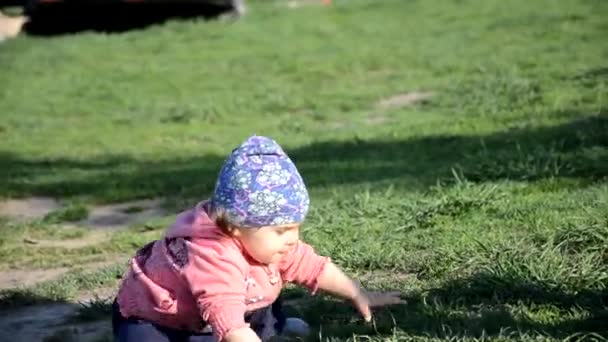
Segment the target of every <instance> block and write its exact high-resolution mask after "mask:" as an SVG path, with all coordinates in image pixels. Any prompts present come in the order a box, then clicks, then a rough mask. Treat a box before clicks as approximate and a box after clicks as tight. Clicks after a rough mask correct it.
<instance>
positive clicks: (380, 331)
mask: <svg viewBox="0 0 608 342" xmlns="http://www.w3.org/2000/svg"><path fill="white" fill-rule="evenodd" d="M251 7H252V11H251V14H250V15H249V16H247V17H246V18H245V19H244V20H242V21H239V22H237V23H227V22H221V21H212V22H203V21H182V22H179V21H171V22H168V23H167V24H165V25H158V26H153V27H150V28H147V29H144V30H136V31H131V32H127V33H122V34H112V35H108V34H101V33H93V32H87V33H80V34H76V35H67V36H60V37H53V38H38V37H20V38H18V39H16V40H12V41H8V42H6V43H3V46H2V53H0V66H1V67H2V70H3V72H2V73H1V74H0V83H1V84H2V85H3V86H2V87H0V113H2V114H1V116H0V178H1V179H3V181H2V182H1V183H0V197H25V196H32V195H36V196H55V197H58V198H61V199H62V200H66V201H69V203H74V204H73V206H72V207H71V208H68V210H66V211H62V212H58V213H55V214H53V215H55V216H53V215H51V216H52V217H51V218H50V220H49V219H47V221H44V220H42V221H40V222H32V223H15V222H10V221H7V220H4V221H2V222H1V223H0V231H1V234H0V268H1V269H9V268H22V269H23V268H31V267H57V266H62V265H75V264H79V263H83V262H86V261H88V260H91V258H93V260H96V259H95V258H98V259H103V258H109V257H110V256H114V255H122V254H125V253H126V254H130V253H133V252H134V251H135V250H136V248H137V247H138V246H141V245H143V244H144V243H145V242H146V241H148V240H150V239H154V238H157V237H158V236H160V233H161V231H162V229H163V228H164V226H165V225H166V224H167V223H168V222H169V221H170V220H171V217H168V218H165V219H163V220H159V221H158V222H154V223H152V224H151V225H148V226H136V227H131V228H130V229H128V230H126V231H122V232H115V233H112V234H111V237H110V238H109V240H107V241H100V242H99V243H97V244H94V245H91V246H86V247H82V248H62V247H52V248H51V247H44V246H36V245H28V244H23V243H22V242H21V241H22V240H23V239H24V238H32V239H56V240H63V239H70V238H86V236H87V234H89V233H88V232H87V231H86V230H84V229H83V228H82V227H78V228H70V229H68V228H64V227H63V226H62V225H61V224H59V223H61V222H63V221H65V220H68V221H69V220H77V219H78V218H81V217H82V215H84V214H83V213H84V211H83V210H82V209H83V208H87V207H89V206H91V205H94V204H95V203H101V202H114V201H122V200H131V199H138V198H149V197H162V198H164V199H166V206H167V207H169V208H171V209H174V210H175V211H177V210H179V209H182V208H185V207H187V206H189V205H192V204H193V203H195V202H196V201H197V200H200V199H203V198H205V197H206V196H208V195H209V193H210V192H211V191H212V189H213V186H214V183H215V177H216V175H217V172H218V170H219V167H220V165H221V163H222V161H223V159H224V158H225V156H226V155H227V153H229V152H230V150H231V149H232V148H233V147H235V146H236V145H238V144H239V143H240V142H241V141H243V140H244V139H245V138H246V137H247V136H249V135H251V134H254V133H256V134H261V135H270V136H272V137H274V138H275V139H276V140H278V141H279V142H280V143H281V144H282V145H284V146H285V148H286V150H287V151H288V153H289V154H290V155H291V156H292V158H293V159H294V161H295V162H296V164H297V165H298V167H299V168H300V169H301V173H302V174H303V176H304V178H305V180H306V182H307V184H308V186H309V188H310V191H311V196H312V209H311V213H310V216H309V219H308V221H307V222H306V224H305V226H304V228H303V230H304V231H303V235H304V238H305V239H306V240H307V241H308V242H310V243H312V244H313V245H314V246H315V247H316V248H317V249H318V251H319V252H321V253H323V254H326V255H330V256H331V257H332V258H333V260H334V261H335V262H337V263H338V264H340V265H342V266H343V267H345V268H346V269H347V270H348V271H349V272H350V273H352V274H355V275H357V276H358V277H360V278H361V279H362V280H363V282H364V283H365V284H366V285H367V286H369V287H371V288H375V289H395V290H399V291H402V292H403V294H404V296H405V298H407V300H408V304H407V305H405V306H401V307H395V308H391V309H387V310H381V311H380V312H378V313H377V317H376V323H375V325H374V326H367V325H364V324H362V323H361V322H360V321H358V320H357V318H356V315H354V312H353V311H352V309H350V308H349V307H348V306H346V305H343V304H340V303H337V302H334V301H330V300H328V299H327V298H324V297H319V298H314V299H311V300H309V301H307V302H306V303H307V305H306V306H305V307H303V308H299V310H300V313H301V314H302V315H304V316H305V317H306V318H307V319H308V320H309V321H310V322H311V323H312V324H313V326H314V327H315V328H318V329H319V336H322V338H323V339H327V340H331V341H362V340H369V341H488V340H490V341H520V340H524V341H559V340H564V339H569V340H572V341H573V340H580V339H586V340H590V341H592V340H597V341H601V340H606V339H608V329H607V326H606V324H605V322H606V319H608V243H607V242H608V182H607V180H608V178H607V177H608V105H607V101H608V62H607V61H608V44H606V43H605V40H606V38H605V37H606V36H608V24H607V23H606V20H605V18H606V16H608V3H606V2H605V1H601V0H578V1H575V0H567V1H559V2H556V1H552V0H538V1H523V0H512V1H498V0H489V1H484V2H478V1H471V0H468V1H467V0H461V1H455V0H454V1H413V0H412V1H403V0H384V1H377V2H371V1H364V0H350V1H336V5H335V6H333V7H331V8H322V7H309V8H302V9H299V10H289V11H288V10H284V9H280V8H279V7H277V6H275V5H274V2H262V1H258V2H253V4H252V5H251ZM410 91H431V92H433V93H434V96H433V97H431V98H430V99H428V100H427V101H425V102H424V103H419V104H416V105H413V106H406V107H402V108H392V109H380V108H378V106H377V103H378V102H379V101H380V100H381V99H384V98H388V97H390V96H393V95H397V94H402V93H407V92H410ZM133 211H137V208H133ZM115 271H116V272H118V270H115ZM99 272H101V273H95V272H93V273H91V274H88V273H87V274H88V275H86V274H84V273H82V272H81V271H76V273H69V274H68V275H66V276H65V277H64V278H61V279H58V280H55V281H51V282H48V283H44V284H40V285H37V286H35V287H33V288H29V289H18V290H10V291H4V292H3V295H2V297H1V298H0V301H1V302H2V303H3V305H4V304H7V305H9V306H19V305H23V304H32V303H39V302H41V301H42V302H45V301H65V300H70V299H71V298H73V297H74V296H75V294H76V293H77V292H78V291H80V290H83V289H88V288H90V287H95V286H106V285H107V284H111V282H110V280H109V279H110V278H112V276H115V275H116V272H114V271H113V272H114V273H112V272H110V273H111V274H110V273H107V272H106V273H103V272H105V271H103V270H102V271H99ZM108 274H110V275H108ZM91 279H97V280H95V281H94V280H91ZM104 284H105V285H104ZM290 295H291V296H301V295H302V294H301V292H290ZM45 299H46V300H45ZM97 309H99V310H97ZM104 310H106V311H104ZM82 312H83V313H82V316H83V317H84V318H83V319H85V320H86V319H90V317H99V316H98V315H97V314H96V312H97V313H99V314H101V316H103V315H104V314H107V305H104V304H103V303H101V304H99V308H97V307H96V306H92V307H86V308H84V309H83V310H82Z"/></svg>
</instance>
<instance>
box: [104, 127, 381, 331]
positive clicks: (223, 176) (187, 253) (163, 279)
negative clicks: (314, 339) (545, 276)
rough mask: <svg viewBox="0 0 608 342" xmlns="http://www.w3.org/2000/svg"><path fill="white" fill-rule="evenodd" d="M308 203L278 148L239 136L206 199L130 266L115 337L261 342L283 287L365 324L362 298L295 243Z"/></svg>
mask: <svg viewBox="0 0 608 342" xmlns="http://www.w3.org/2000/svg"><path fill="white" fill-rule="evenodd" d="M308 205H309V198H308V192H307V190H306V187H305V185H304V182H303V181H302V178H301V176H300V174H299V173H298V170H297V169H296V167H295V165H294V164H293V163H292V161H291V160H290V159H289V157H288V156H287V155H286V154H285V152H283V150H282V149H281V147H280V146H279V145H278V144H277V143H276V142H275V141H273V140H272V139H269V138H266V137H261V136H253V137H251V138H249V139H247V140H246V141H245V142H244V143H243V144H242V145H240V146H239V147H238V148H236V149H235V150H234V151H233V152H232V154H231V155H230V157H229V158H228V159H227V160H226V162H225V163H224V165H223V167H222V169H221V171H220V174H219V178H218V180H217V184H216V188H215V191H214V193H213V195H212V197H211V198H210V199H209V200H207V201H203V202H201V203H199V204H197V205H196V206H195V207H194V208H192V209H190V210H188V211H185V212H183V213H181V214H179V215H178V216H177V219H176V222H175V223H174V224H173V226H172V227H171V228H170V229H169V230H168V231H167V232H166V234H165V236H164V237H163V238H162V239H161V240H158V241H153V242H151V243H149V244H147V245H146V246H144V247H143V248H141V249H140V250H139V251H138V252H137V253H136V255H135V257H134V258H133V259H132V260H131V265H130V269H129V270H128V271H127V273H126V275H125V278H124V280H123V283H122V286H121V288H120V290H119V293H118V296H117V299H116V302H115V304H114V317H113V328H114V333H115V337H116V340H117V341H120V342H133V341H137V342H140V341H150V342H157V341H158V342H160V341H163V342H166V341H171V342H175V341H183V342H186V341H189V342H195V341H206V342H212V341H227V342H240V341H243V342H250V341H260V340H268V339H269V338H270V337H272V336H273V335H274V334H276V333H278V334H280V333H281V332H282V331H283V328H284V327H285V322H286V319H285V317H283V315H282V313H281V310H280V303H279V302H278V301H277V298H278V297H279V293H280V291H281V288H282V287H283V285H284V284H285V283H289V282H293V283H296V284H301V285H303V286H306V287H307V288H309V289H310V290H311V291H312V292H316V291H318V290H323V291H327V292H329V293H332V294H334V295H337V296H340V297H342V298H345V299H347V300H350V301H352V303H353V304H354V306H355V307H356V308H357V309H358V311H359V312H360V313H361V315H362V316H363V318H364V319H365V320H367V321H369V320H370V319H371V312H370V308H369V300H368V298H367V296H366V295H365V294H364V293H363V292H362V291H361V290H360V289H359V287H358V286H357V285H356V284H355V283H354V282H353V281H352V280H351V279H349V278H348V277H347V276H345V275H344V274H343V273H342V272H341V271H340V269H339V268H338V267H337V266H336V265H335V264H333V263H332V262H331V261H330V260H329V258H327V257H322V256H319V255H317V254H316V253H315V251H314V250H313V248H312V247H311V246H309V245H307V244H306V243H304V242H302V241H300V239H299V228H300V224H301V223H302V222H303V221H304V218H305V216H306V213H307V211H308ZM287 322H289V321H287ZM292 322H295V323H298V322H299V323H300V327H299V329H300V330H301V331H306V328H307V327H306V325H305V323H304V322H303V321H292Z"/></svg>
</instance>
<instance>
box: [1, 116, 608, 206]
mask: <svg viewBox="0 0 608 342" xmlns="http://www.w3.org/2000/svg"><path fill="white" fill-rule="evenodd" d="M607 114H608V112H605V111H604V112H601V113H600V114H598V115H591V116H585V115H583V114H582V113H581V115H580V116H581V117H582V118H580V119H576V120H574V121H571V122H568V123H564V124H561V125H557V126H549V127H534V128H517V129H511V130H508V131H504V132H498V133H493V134H489V135H485V136H456V135H454V136H425V137H417V138H411V139H405V140H399V141H391V140H386V141H384V140H372V141H363V140H354V141H350V142H320V143H313V144H310V145H307V146H303V147H299V148H295V149H291V150H288V151H287V152H288V154H289V155H290V156H291V157H292V159H293V160H294V161H295V163H296V165H297V166H298V168H299V169H300V171H301V173H302V175H303V177H304V179H305V180H306V182H307V184H308V186H309V187H310V188H311V189H315V188H326V187H331V186H336V185H337V186H339V185H357V184H366V185H376V184H380V185H387V184H391V185H395V186H403V187H407V188H408V189H410V190H424V189H426V188H428V187H429V186H432V185H435V184H437V182H438V181H451V180H453V179H454V173H455V172H457V173H458V174H459V175H460V176H462V177H465V178H466V179H468V180H470V181H473V182H491V181H500V180H515V181H539V180H544V179H567V178H572V179H576V180H578V181H580V184H583V185H585V184H586V185H589V184H593V183H595V182H599V181H603V180H605V179H606V177H607V176H608V115H607ZM224 158H225V156H219V155H205V156H201V157H196V158H190V159H176V160H154V161H151V160H136V159H134V158H132V157H127V156H120V155H108V156H105V157H101V158H96V159H95V160H76V159H67V158H55V159H50V158H49V159H43V158H41V159H33V158H26V157H23V156H19V155H15V154H12V153H8V152H4V153H1V154H0V177H1V178H2V179H3V180H4V181H3V182H2V183H1V184H0V196H5V197H25V196H53V197H58V198H65V197H73V196H87V197H90V198H93V199H96V200H101V201H118V200H130V199H138V198H149V197H174V198H177V197H179V198H198V199H200V198H203V197H204V196H206V195H208V194H210V193H211V191H212V190H213V186H214V184H215V180H216V177H217V173H218V170H219V169H220V167H221V164H222V162H223V160H224Z"/></svg>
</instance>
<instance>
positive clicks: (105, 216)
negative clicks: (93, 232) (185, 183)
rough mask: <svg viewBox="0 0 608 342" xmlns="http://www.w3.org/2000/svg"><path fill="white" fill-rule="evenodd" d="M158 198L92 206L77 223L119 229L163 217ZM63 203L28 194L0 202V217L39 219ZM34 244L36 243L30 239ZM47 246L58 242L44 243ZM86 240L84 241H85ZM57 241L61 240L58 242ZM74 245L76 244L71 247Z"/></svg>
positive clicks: (27, 219) (160, 202)
mask: <svg viewBox="0 0 608 342" xmlns="http://www.w3.org/2000/svg"><path fill="white" fill-rule="evenodd" d="M161 204H162V201H161V200H160V199H146V200H138V201H131V202H124V203H116V204H108V205H100V206H93V207H90V208H89V215H88V217H87V218H86V219H84V220H81V221H79V222H76V223H75V224H76V225H78V226H81V227H89V228H93V229H119V228H126V227H128V226H130V225H133V224H139V223H144V222H146V221H148V220H150V219H154V218H159V217H163V216H165V215H167V214H168V212H167V211H166V210H165V209H163V208H162V205H161ZM62 208H63V206H62V203H61V202H60V201H58V200H56V199H53V198H48V197H30V198H23V199H7V200H4V201H0V216H1V217H7V218H9V219H11V220H15V221H30V220H36V219H42V218H44V217H45V216H47V215H48V214H50V213H52V212H54V211H57V210H60V209H62ZM33 243H34V244H36V242H33ZM46 243H47V244H48V245H49V246H50V245H53V244H55V243H59V242H46ZM87 243H88V242H83V244H85V245H86V244H87ZM59 244H60V243H59ZM74 248H77V247H74Z"/></svg>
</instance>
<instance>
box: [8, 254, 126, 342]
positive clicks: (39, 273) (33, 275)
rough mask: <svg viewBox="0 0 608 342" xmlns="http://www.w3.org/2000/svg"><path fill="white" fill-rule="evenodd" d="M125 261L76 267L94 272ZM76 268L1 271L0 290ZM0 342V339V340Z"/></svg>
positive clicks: (38, 281) (26, 285)
mask: <svg viewBox="0 0 608 342" xmlns="http://www.w3.org/2000/svg"><path fill="white" fill-rule="evenodd" d="M126 259H127V257H126V256H116V257H112V258H111V259H109V260H105V261H99V262H91V263H84V264H81V265H78V266H77V267H85V268H86V269H87V270H89V271H91V270H96V269H100V268H103V267H107V266H110V265H114V264H116V263H118V262H122V261H125V260H126ZM77 267H72V268H70V267H59V268H50V269H45V270H11V271H3V272H0V290H4V289H11V288H17V287H28V286H33V285H36V284H38V283H42V282H45V281H50V280H54V279H57V278H59V277H61V276H62V275H64V274H66V273H68V272H69V271H70V270H73V269H75V268H77ZM96 291H97V290H95V291H91V292H87V293H83V294H82V295H81V296H79V297H80V298H81V299H83V300H84V299H86V297H88V298H92V297H95V295H97V292H96ZM103 294H105V293H102V292H100V293H99V295H103ZM0 341H1V339H0Z"/></svg>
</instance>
